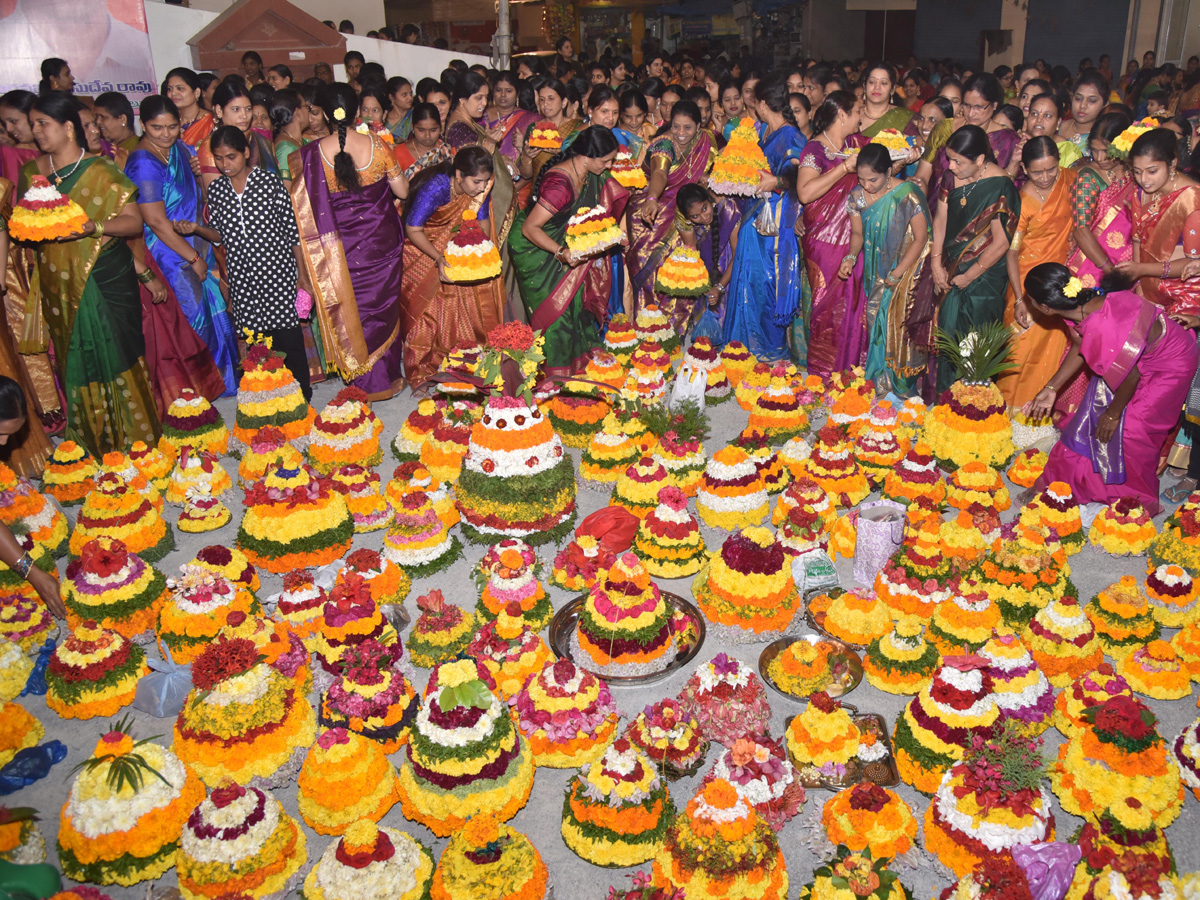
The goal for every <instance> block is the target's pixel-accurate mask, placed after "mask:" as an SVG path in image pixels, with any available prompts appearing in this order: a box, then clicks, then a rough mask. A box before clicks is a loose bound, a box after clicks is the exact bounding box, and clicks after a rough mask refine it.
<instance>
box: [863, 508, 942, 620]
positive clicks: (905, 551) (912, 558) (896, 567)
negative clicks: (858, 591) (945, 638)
mask: <svg viewBox="0 0 1200 900" xmlns="http://www.w3.org/2000/svg"><path fill="white" fill-rule="evenodd" d="M907 531H908V533H907V534H906V535H905V537H904V542H903V544H901V546H900V549H899V550H897V551H896V554H895V555H894V556H893V557H892V558H891V559H889V560H888V561H887V563H885V564H884V567H883V568H882V569H881V570H880V571H879V574H878V575H877V576H876V577H875V595H876V597H878V599H879V600H881V601H883V603H884V604H885V605H886V606H887V608H888V610H889V611H890V612H891V614H892V618H894V619H899V618H900V617H901V616H920V617H921V618H922V619H924V620H925V621H929V620H930V619H931V618H933V613H934V610H935V609H937V607H938V604H940V603H945V602H947V601H948V600H949V599H950V596H951V594H952V593H953V585H952V583H951V582H950V581H949V579H948V578H947V576H948V575H949V573H950V562H949V560H948V559H946V557H945V555H943V553H942V550H941V545H940V543H939V542H938V527H937V523H936V522H935V521H934V520H932V519H926V520H924V521H922V522H921V524H920V525H918V526H917V527H915V528H912V527H910V528H908V529H907Z"/></svg>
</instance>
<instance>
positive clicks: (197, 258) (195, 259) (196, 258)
mask: <svg viewBox="0 0 1200 900" xmlns="http://www.w3.org/2000/svg"><path fill="white" fill-rule="evenodd" d="M198 262H200V254H199V253H197V254H196V255H195V256H193V257H192V258H191V259H189V260H188V261H187V264H188V265H189V266H194V265H195V264H196V263H198Z"/></svg>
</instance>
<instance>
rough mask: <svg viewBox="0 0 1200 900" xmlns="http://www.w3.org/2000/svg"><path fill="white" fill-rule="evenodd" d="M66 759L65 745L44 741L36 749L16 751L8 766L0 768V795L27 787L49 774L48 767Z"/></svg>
mask: <svg viewBox="0 0 1200 900" xmlns="http://www.w3.org/2000/svg"><path fill="white" fill-rule="evenodd" d="M66 758H67V745H66V744H64V743H63V742H62V741H46V743H44V744H39V745H38V746H36V747H26V748H25V749H24V750H18V751H17V755H16V756H14V757H13V758H12V759H11V760H9V762H8V764H7V765H5V766H4V767H3V768H0V795H3V794H11V793H13V792H14V791H19V790H21V788H24V787H29V785H31V784H33V783H34V782H35V781H41V780H42V779H43V778H45V777H46V776H47V775H49V774H50V767H51V766H53V765H55V764H57V763H60V762H62V761H63V760H64V759H66Z"/></svg>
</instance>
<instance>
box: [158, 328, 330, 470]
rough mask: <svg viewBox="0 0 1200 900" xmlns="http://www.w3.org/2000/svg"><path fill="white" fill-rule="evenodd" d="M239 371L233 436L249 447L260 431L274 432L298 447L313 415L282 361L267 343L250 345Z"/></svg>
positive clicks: (309, 426)
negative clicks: (240, 373)
mask: <svg viewBox="0 0 1200 900" xmlns="http://www.w3.org/2000/svg"><path fill="white" fill-rule="evenodd" d="M242 367H243V368H242V379H241V381H240V382H238V404H237V414H236V416H235V417H234V423H233V436H234V437H235V438H237V440H238V441H240V442H241V443H242V445H243V446H246V447H249V446H251V444H252V443H253V442H254V438H255V437H256V436H257V434H258V432H259V431H260V430H262V429H263V428H278V429H279V430H280V431H281V432H282V433H283V436H284V439H285V440H288V441H294V442H296V446H299V447H302V446H303V445H304V442H305V441H306V439H307V438H308V433H309V431H310V430H311V429H312V425H313V421H314V420H315V419H316V417H317V413H316V411H315V410H314V409H313V408H312V407H311V406H309V405H308V401H307V400H305V399H304V393H303V392H302V391H301V390H300V384H299V383H298V382H297V381H296V377H295V376H294V375H293V374H292V373H291V370H290V369H288V367H287V365H286V364H285V363H284V360H283V357H282V356H281V355H280V354H278V353H275V352H273V351H272V350H271V346H270V343H269V342H266V341H257V342H252V343H251V344H250V349H249V352H248V353H247V354H246V359H245V360H244V361H243V363H242ZM165 434H166V429H165V428H164V435H165ZM212 452H216V451H212ZM222 452H223V451H222Z"/></svg>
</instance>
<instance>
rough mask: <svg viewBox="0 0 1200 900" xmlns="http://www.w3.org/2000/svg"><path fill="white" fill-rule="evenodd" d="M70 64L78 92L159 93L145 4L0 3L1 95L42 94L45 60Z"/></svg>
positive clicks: (93, 0) (107, 0) (81, 0)
mask: <svg viewBox="0 0 1200 900" xmlns="http://www.w3.org/2000/svg"><path fill="white" fill-rule="evenodd" d="M50 57H60V58H62V59H65V60H66V61H67V63H68V64H69V65H70V67H71V73H72V74H73V75H74V76H75V93H76V94H88V95H91V96H95V95H97V94H102V93H104V92H105V91H120V92H121V93H122V94H126V95H127V96H128V97H129V99H130V102H132V103H133V105H134V107H135V108H136V107H137V106H138V103H139V101H140V100H141V99H142V98H143V97H145V96H146V95H148V94H153V93H157V91H158V85H157V83H156V82H155V79H154V60H153V58H152V57H151V54H150V36H149V34H148V33H147V30H146V10H145V7H144V6H143V0H0V94H2V93H4V92H5V91H10V90H13V89H14V88H24V89H25V90H28V91H34V92H35V93H36V92H37V89H38V80H39V79H40V77H41V64H42V60H43V59H48V58H50Z"/></svg>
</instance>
